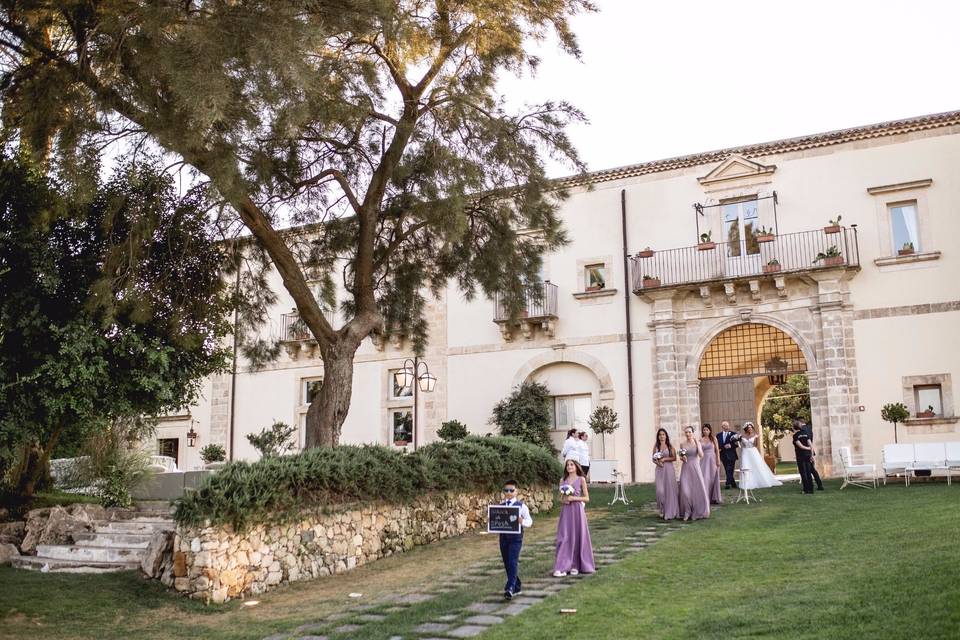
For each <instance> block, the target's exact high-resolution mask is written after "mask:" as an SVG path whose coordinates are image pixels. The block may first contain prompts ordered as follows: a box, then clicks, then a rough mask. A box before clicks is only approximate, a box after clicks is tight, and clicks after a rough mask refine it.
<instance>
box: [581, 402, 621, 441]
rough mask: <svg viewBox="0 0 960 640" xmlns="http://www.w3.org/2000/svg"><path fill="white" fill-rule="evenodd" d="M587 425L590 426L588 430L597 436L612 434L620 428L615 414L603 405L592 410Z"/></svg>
mask: <svg viewBox="0 0 960 640" xmlns="http://www.w3.org/2000/svg"><path fill="white" fill-rule="evenodd" d="M588 424H589V425H590V429H592V430H593V432H594V433H596V434H598V435H603V434H606V433H613V432H614V431H616V430H617V429H619V428H620V423H619V422H618V416H617V412H616V411H614V410H613V408H612V407H608V406H607V405H605V404H602V405H600V406H599V407H597V408H596V409H594V410H593V413H591V414H590V421H589V422H588Z"/></svg>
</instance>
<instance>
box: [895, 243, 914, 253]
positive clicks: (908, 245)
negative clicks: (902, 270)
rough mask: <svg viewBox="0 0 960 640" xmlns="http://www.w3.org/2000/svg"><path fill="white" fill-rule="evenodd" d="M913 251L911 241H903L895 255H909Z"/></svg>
mask: <svg viewBox="0 0 960 640" xmlns="http://www.w3.org/2000/svg"><path fill="white" fill-rule="evenodd" d="M913 253H914V249H913V243H912V242H904V243H903V246H902V247H900V249H899V250H898V251H897V255H899V256H909V255H913Z"/></svg>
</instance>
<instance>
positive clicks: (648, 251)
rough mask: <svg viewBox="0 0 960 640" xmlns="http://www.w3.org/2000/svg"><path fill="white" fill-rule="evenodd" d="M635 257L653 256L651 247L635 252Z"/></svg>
mask: <svg viewBox="0 0 960 640" xmlns="http://www.w3.org/2000/svg"><path fill="white" fill-rule="evenodd" d="M637 257H638V258H652V257H653V249H651V248H650V247H647V248H645V249H644V250H643V251H641V252H640V253H638V254H637Z"/></svg>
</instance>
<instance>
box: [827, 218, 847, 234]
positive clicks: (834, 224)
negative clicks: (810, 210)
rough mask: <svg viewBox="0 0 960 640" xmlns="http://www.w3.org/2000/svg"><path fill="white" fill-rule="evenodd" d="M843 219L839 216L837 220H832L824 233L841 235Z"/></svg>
mask: <svg viewBox="0 0 960 640" xmlns="http://www.w3.org/2000/svg"><path fill="white" fill-rule="evenodd" d="M841 218H843V216H839V215H838V216H837V219H836V220H831V221H830V224H829V225H827V226H826V227H824V228H823V232H824V233H840V229H841V228H842V227H841V226H840V219H841Z"/></svg>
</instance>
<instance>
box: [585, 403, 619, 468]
mask: <svg viewBox="0 0 960 640" xmlns="http://www.w3.org/2000/svg"><path fill="white" fill-rule="evenodd" d="M587 424H589V425H590V429H591V431H593V432H594V433H595V434H597V435H598V436H600V452H601V453H600V459H599V460H592V461H591V463H590V477H591V479H592V480H594V481H597V482H612V481H613V472H614V469H615V468H616V463H617V461H616V460H608V459H607V434H608V433H613V432H614V431H616V430H617V429H619V428H620V422H619V421H618V417H617V412H616V411H614V410H613V409H612V408H611V407H608V406H606V405H600V406H599V407H597V408H596V409H594V410H593V413H591V414H590V419H589V421H588V422H587Z"/></svg>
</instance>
